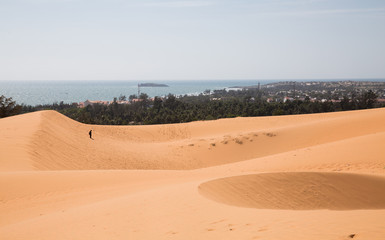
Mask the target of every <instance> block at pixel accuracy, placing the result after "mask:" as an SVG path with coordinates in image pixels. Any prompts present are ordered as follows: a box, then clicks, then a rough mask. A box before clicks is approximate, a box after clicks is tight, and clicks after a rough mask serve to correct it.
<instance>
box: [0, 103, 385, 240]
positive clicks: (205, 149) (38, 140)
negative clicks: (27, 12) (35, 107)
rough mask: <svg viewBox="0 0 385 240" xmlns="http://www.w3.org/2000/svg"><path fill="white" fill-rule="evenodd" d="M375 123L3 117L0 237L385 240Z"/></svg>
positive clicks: (380, 136)
mask: <svg viewBox="0 0 385 240" xmlns="http://www.w3.org/2000/svg"><path fill="white" fill-rule="evenodd" d="M384 122H385V109H373V110H363V111H351V112H338V113H327V114H310V115H295V116H279V117H260V118H235V119H222V120H216V121H200V122H193V123H186V124H171V125H153V126H96V125H86V124H81V123H78V122H76V121H73V120H71V119H68V118H67V117H65V116H63V115H61V114H59V113H57V112H54V111H41V112H35V113H30V114H24V115H19V116H15V117H9V118H4V119H0V133H1V135H0V189H1V190H0V239H197V238H202V239H352V238H354V239H385V230H384V229H385V195H384V193H385V180H384V177H385V175H384V174H385V147H384V146H385V145H384V143H385V124H384ZM90 129H93V132H94V140H91V139H90V138H89V136H88V131H89V130H90Z"/></svg>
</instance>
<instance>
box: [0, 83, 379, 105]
mask: <svg viewBox="0 0 385 240" xmlns="http://www.w3.org/2000/svg"><path fill="white" fill-rule="evenodd" d="M339 80H342V79H339ZM346 80H348V79H346ZM277 81H306V80H194V81H109V80H105V81H0V95H4V96H6V97H12V98H13V100H15V101H16V102H17V103H18V104H25V105H32V106H34V105H39V104H52V103H54V102H57V103H59V102H60V101H63V102H65V103H73V102H83V101H85V100H87V99H88V100H104V101H112V100H113V98H114V97H119V96H120V95H125V96H126V97H128V96H129V95H132V94H137V93H138V83H151V82H154V83H162V84H167V85H168V86H169V87H141V88H140V92H141V93H146V94H147V95H149V96H150V97H154V96H166V95H168V94H169V93H171V94H174V95H185V94H188V95H198V94H200V93H202V92H204V91H205V90H207V89H209V90H218V89H226V88H229V87H233V86H251V85H257V84H258V82H260V83H261V84H267V83H272V82H277ZM308 81H312V80H308ZM313 81H314V80H313ZM316 81H320V80H316ZM324 81H336V80H324ZM362 81H385V80H384V79H362Z"/></svg>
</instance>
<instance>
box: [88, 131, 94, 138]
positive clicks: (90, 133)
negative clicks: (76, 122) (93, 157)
mask: <svg viewBox="0 0 385 240" xmlns="http://www.w3.org/2000/svg"><path fill="white" fill-rule="evenodd" d="M88 134H89V135H90V138H91V139H92V140H94V139H93V138H92V129H91V130H90V132H89V133H88Z"/></svg>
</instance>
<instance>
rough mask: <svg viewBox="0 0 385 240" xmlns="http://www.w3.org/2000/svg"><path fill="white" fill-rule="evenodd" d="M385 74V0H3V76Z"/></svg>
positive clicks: (297, 76) (302, 76)
mask: <svg viewBox="0 0 385 240" xmlns="http://www.w3.org/2000/svg"><path fill="white" fill-rule="evenodd" d="M325 78H385V1H384V0H180V1H176V0H131V1H130V0H126V1H124V0H0V80H18V79H19V80H38V79H41V80H77V79H79V80H92V79H97V80H109V79H113V80H156V79H159V80H183V79H189V80H192V79H325Z"/></svg>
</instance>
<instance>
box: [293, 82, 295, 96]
mask: <svg viewBox="0 0 385 240" xmlns="http://www.w3.org/2000/svg"><path fill="white" fill-rule="evenodd" d="M293 84H294V96H293V99H295V81H294V82H293Z"/></svg>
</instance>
